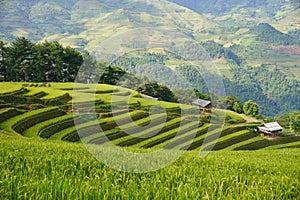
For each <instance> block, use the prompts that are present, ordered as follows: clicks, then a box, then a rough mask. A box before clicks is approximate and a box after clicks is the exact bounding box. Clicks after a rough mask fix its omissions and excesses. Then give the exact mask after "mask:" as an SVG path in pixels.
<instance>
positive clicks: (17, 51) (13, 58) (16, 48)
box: [7, 37, 34, 81]
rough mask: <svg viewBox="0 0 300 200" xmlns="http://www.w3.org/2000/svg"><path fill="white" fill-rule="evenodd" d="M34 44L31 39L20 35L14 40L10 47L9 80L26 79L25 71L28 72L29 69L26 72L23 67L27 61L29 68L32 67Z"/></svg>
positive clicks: (8, 57) (8, 53)
mask: <svg viewBox="0 0 300 200" xmlns="http://www.w3.org/2000/svg"><path fill="white" fill-rule="evenodd" d="M33 46H34V44H33V43H32V42H31V41H29V40H28V39H26V38H25V37H20V38H18V39H17V40H16V41H14V42H12V44H11V46H10V47H8V52H7V59H8V60H7V63H8V65H9V66H8V68H7V79H8V81H25V73H28V71H26V72H25V71H24V69H22V67H24V63H26V66H27V67H28V68H31V66H32V60H33V55H32V48H33ZM24 60H27V61H28V62H27V61H25V62H24ZM23 62H24V63H23ZM22 63H23V64H22Z"/></svg>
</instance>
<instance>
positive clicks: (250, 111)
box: [243, 100, 259, 117]
mask: <svg viewBox="0 0 300 200" xmlns="http://www.w3.org/2000/svg"><path fill="white" fill-rule="evenodd" d="M243 111H244V113H245V115H248V116H251V117H256V116H257V115H258V113H259V107H258V105H257V103H255V102H254V101H252V100H249V101H247V102H246V103H245V104H244V106H243Z"/></svg>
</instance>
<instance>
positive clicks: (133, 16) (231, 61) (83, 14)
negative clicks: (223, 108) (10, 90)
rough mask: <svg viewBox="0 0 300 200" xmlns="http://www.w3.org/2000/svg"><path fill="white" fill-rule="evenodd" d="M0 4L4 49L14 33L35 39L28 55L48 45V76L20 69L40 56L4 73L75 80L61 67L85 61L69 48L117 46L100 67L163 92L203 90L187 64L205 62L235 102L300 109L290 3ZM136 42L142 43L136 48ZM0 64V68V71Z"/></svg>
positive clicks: (78, 0)
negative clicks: (56, 62) (164, 88)
mask: <svg viewBox="0 0 300 200" xmlns="http://www.w3.org/2000/svg"><path fill="white" fill-rule="evenodd" d="M0 4H1V7H2V8H3V9H2V10H1V11H0V17H1V20H0V39H1V40H3V41H4V43H7V45H8V44H10V43H12V42H14V41H16V39H17V38H18V37H20V36H25V37H27V38H28V39H29V41H30V43H28V45H29V46H30V45H32V44H33V43H36V42H39V41H41V43H40V44H38V45H33V46H34V48H32V49H31V50H30V52H31V53H33V57H35V58H36V57H37V56H40V57H43V54H45V53H44V50H41V48H40V47H42V46H43V47H45V48H48V49H57V51H55V52H53V54H52V55H51V56H50V57H48V58H47V59H48V62H49V64H48V67H47V68H45V71H43V73H44V74H46V76H45V77H48V78H45V77H44V78H42V77H35V76H34V75H33V74H32V73H31V72H30V71H28V70H27V69H28V66H29V65H30V66H34V65H35V66H37V65H40V63H38V60H39V59H34V60H32V61H31V58H30V57H29V58H28V56H27V58H26V59H21V60H15V59H14V58H13V57H12V58H10V59H9V60H11V65H13V66H14V69H18V70H15V71H14V70H11V71H9V70H8V74H7V76H9V77H10V79H9V80H30V81H34V80H40V81H51V80H52V81H55V80H59V81H72V80H73V79H74V77H67V78H65V79H62V78H61V77H62V75H61V74H60V73H66V72H68V71H72V70H74V69H71V68H70V65H69V62H70V60H69V58H70V57H73V56H74V59H73V60H72V61H71V62H77V64H76V65H75V66H76V67H75V69H78V68H79V66H80V63H81V61H82V59H84V58H82V57H80V56H78V55H76V53H75V52H74V51H73V50H78V51H79V52H81V53H83V54H82V56H84V52H89V54H90V55H93V56H94V55H96V59H97V55H100V57H101V56H102V55H104V54H106V53H107V54H114V53H115V52H116V51H115V50H116V49H118V51H120V52H131V53H125V54H124V55H123V56H121V57H119V58H116V59H114V60H113V61H112V60H109V61H108V62H109V63H108V64H112V65H117V66H120V67H122V68H123V69H124V70H127V71H129V72H131V73H133V74H138V75H141V76H147V77H148V79H150V80H151V79H155V80H156V81H158V82H160V83H163V84H167V85H168V87H170V88H172V89H186V88H191V87H195V88H197V89H199V90H200V91H201V92H203V93H206V92H207V88H206V86H205V83H204V82H203V80H202V79H201V75H200V74H199V73H197V71H196V72H194V71H193V69H192V66H190V63H189V62H188V60H189V61H191V60H192V61H204V62H207V61H208V62H209V63H210V64H213V65H215V66H216V67H217V69H218V71H219V72H220V74H222V78H223V81H224V83H225V87H226V92H227V93H228V94H230V95H235V96H237V97H238V98H240V99H241V100H242V101H243V102H245V101H246V100H247V99H249V97H251V98H252V99H253V100H255V101H256V102H258V103H259V106H260V107H261V110H262V113H263V114H265V115H270V116H274V115H276V114H278V113H283V112H290V111H292V110H294V109H299V106H298V105H299V104H300V103H299V98H298V95H297V93H298V92H299V90H298V84H299V80H300V70H299V59H300V53H299V52H300V51H299V43H300V42H299V41H300V40H299V20H298V19H299V18H298V17H297V16H299V15H298V14H297V13H299V1H296V0H275V1H268V0H263V1H258V0H255V1H250V0H243V1H236V0H234V1H229V2H228V1H224V0H214V1H209V2H208V1H204V0H200V1H185V0H170V1H158V0H153V1H151V2H150V1H146V2H145V1H133V0H124V1H115V0H106V1H100V0H90V1H83V0H67V1H64V2H61V1H57V0H55V1H51V2H48V1H44V0H30V1H21V0H15V1H1V2H0ZM191 19H192V20H191ZM145 27H152V28H149V30H148V29H144V28H145ZM154 28H155V29H157V30H159V31H154V30H153V29H154ZM132 30H135V32H132ZM138 30H140V32H139V31H138ZM151 31H152V32H151ZM118 34H121V35H122V34H123V35H122V39H121V43H120V44H118V46H116V47H114V46H111V45H110V44H114V42H111V41H110V40H112V38H114V39H115V38H117V37H118ZM147 34H148V35H147ZM132 37H133V39H132ZM134 37H136V38H134ZM45 40H47V42H45ZM131 40H132V41H131ZM104 41H105V42H106V43H105V45H104V48H103V46H102V45H103V42H104ZM52 42H54V43H52ZM55 42H58V43H60V44H62V45H63V46H70V48H66V49H65V50H66V52H67V54H68V55H61V52H63V50H64V48H62V47H61V46H60V45H59V44H58V43H55ZM4 43H3V44H2V46H3V45H4ZM149 44H155V45H157V44H158V45H159V46H160V49H159V50H158V49H149V47H148V45H149ZM16 45H19V44H14V43H12V46H16ZM19 46H20V48H21V47H22V46H23V45H22V44H20V45H19ZM137 48H142V49H141V50H139V51H140V52H136V49H137ZM203 49H204V50H205V51H206V53H204V52H203ZM23 50H24V49H23ZM23 50H21V49H19V51H23ZM24 51H25V50H24ZM30 52H26V53H24V52H23V54H24V55H22V56H23V57H26V54H28V53H30ZM4 53H5V52H4ZM15 53H17V52H15ZM74 53H75V54H74ZM121 54H122V53H121ZM85 56H86V58H85V59H86V60H88V55H85ZM110 56H116V55H110ZM208 57H209V58H208ZM2 58H3V57H2ZM56 58H60V60H61V61H60V64H62V65H63V66H61V67H60V68H61V69H64V72H58V71H59V70H58V71H57V70H56V71H55V70H52V69H50V68H49V67H50V66H51V62H52V61H53V60H55V59H56ZM98 58H99V57H98ZM101 58H102V57H101ZM99 59H100V58H99ZM2 60H3V59H2ZM76 60H77V61H76ZM64 64H65V65H64ZM204 65H206V64H205V63H204ZM91 66H92V67H91ZM141 66H142V68H141ZM56 67H58V66H56ZM85 67H86V68H87V69H89V70H90V71H92V72H93V73H94V74H95V73H96V72H99V69H100V68H101V67H99V65H95V64H94V63H91V65H89V66H88V65H86V66H85ZM93 67H94V69H92V68H93ZM96 68H97V69H96ZM31 69H34V68H31ZM1 70H2V72H1V73H2V74H3V67H2V68H1ZM178 72H180V73H182V74H181V75H184V76H187V75H188V76H189V77H187V79H188V80H189V81H183V80H180V81H178ZM212 73H214V72H212ZM19 74H23V75H22V76H23V77H22V78H20V77H21V76H20V75H19ZM24 74H25V75H24ZM190 75H191V76H190ZM179 76H180V74H179ZM49 77H52V78H49ZM53 77H54V78H53ZM170 77H172V78H170ZM4 78H5V79H6V78H7V77H4ZM94 78H95V77H94ZM50 79H51V80H50ZM166 80H168V83H167V82H166Z"/></svg>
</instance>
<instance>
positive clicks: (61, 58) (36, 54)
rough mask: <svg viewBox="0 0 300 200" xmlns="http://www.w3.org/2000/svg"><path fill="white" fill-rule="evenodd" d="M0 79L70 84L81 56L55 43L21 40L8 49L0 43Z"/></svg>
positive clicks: (71, 49)
mask: <svg viewBox="0 0 300 200" xmlns="http://www.w3.org/2000/svg"><path fill="white" fill-rule="evenodd" d="M0 53H1V55H0V61H1V63H0V64H1V65H0V76H3V80H4V81H27V82H48V81H56V82H57V81H64V82H67V81H69V82H70V81H74V80H75V76H76V74H77V71H78V69H79V67H80V65H81V64H82V61H83V60H82V56H81V54H80V53H79V52H78V51H76V50H75V49H73V48H71V47H63V46H62V45H61V44H59V43H58V42H47V41H45V42H43V43H38V44H33V43H32V42H31V41H29V40H28V39H26V38H24V37H21V38H18V39H17V40H15V41H14V42H12V43H11V45H10V46H6V45H4V43H3V42H0Z"/></svg>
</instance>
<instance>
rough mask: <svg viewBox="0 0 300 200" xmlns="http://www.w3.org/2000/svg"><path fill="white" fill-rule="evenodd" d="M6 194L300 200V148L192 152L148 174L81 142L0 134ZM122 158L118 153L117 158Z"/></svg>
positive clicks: (1, 186)
mask: <svg viewBox="0 0 300 200" xmlns="http://www.w3.org/2000/svg"><path fill="white" fill-rule="evenodd" d="M0 155H1V156H0V161H1V162H0V163H1V168H0V180H1V181H0V198H1V199H224V200H227V199H298V198H299V196H300V190H299V185H300V182H299V180H300V174H299V171H300V166H299V165H297V164H296V163H299V162H300V150H299V149H289V150H272V151H267V150H264V151H251V152H250V151H244V152H242V151H236V152H232V151H230V152H229V151H228V152H227V151H222V152H221V151H220V152H211V153H210V154H209V155H208V156H207V157H205V158H204V159H200V158H199V157H198V152H188V153H185V154H184V155H183V157H181V158H179V159H178V160H177V161H176V162H175V163H173V164H172V165H170V166H168V167H165V168H163V169H160V170H157V171H155V172H147V173H143V174H135V173H125V172H118V171H115V170H113V169H111V168H109V167H107V166H105V165H104V164H103V163H101V162H99V161H98V160H97V159H95V158H93V156H92V155H91V154H90V153H89V152H87V150H86V149H85V148H84V147H83V145H81V144H74V143H65V142H57V141H55V142H54V141H53V142H52V141H49V140H36V139H26V138H18V137H9V136H4V135H0ZM115 159H118V158H115Z"/></svg>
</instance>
